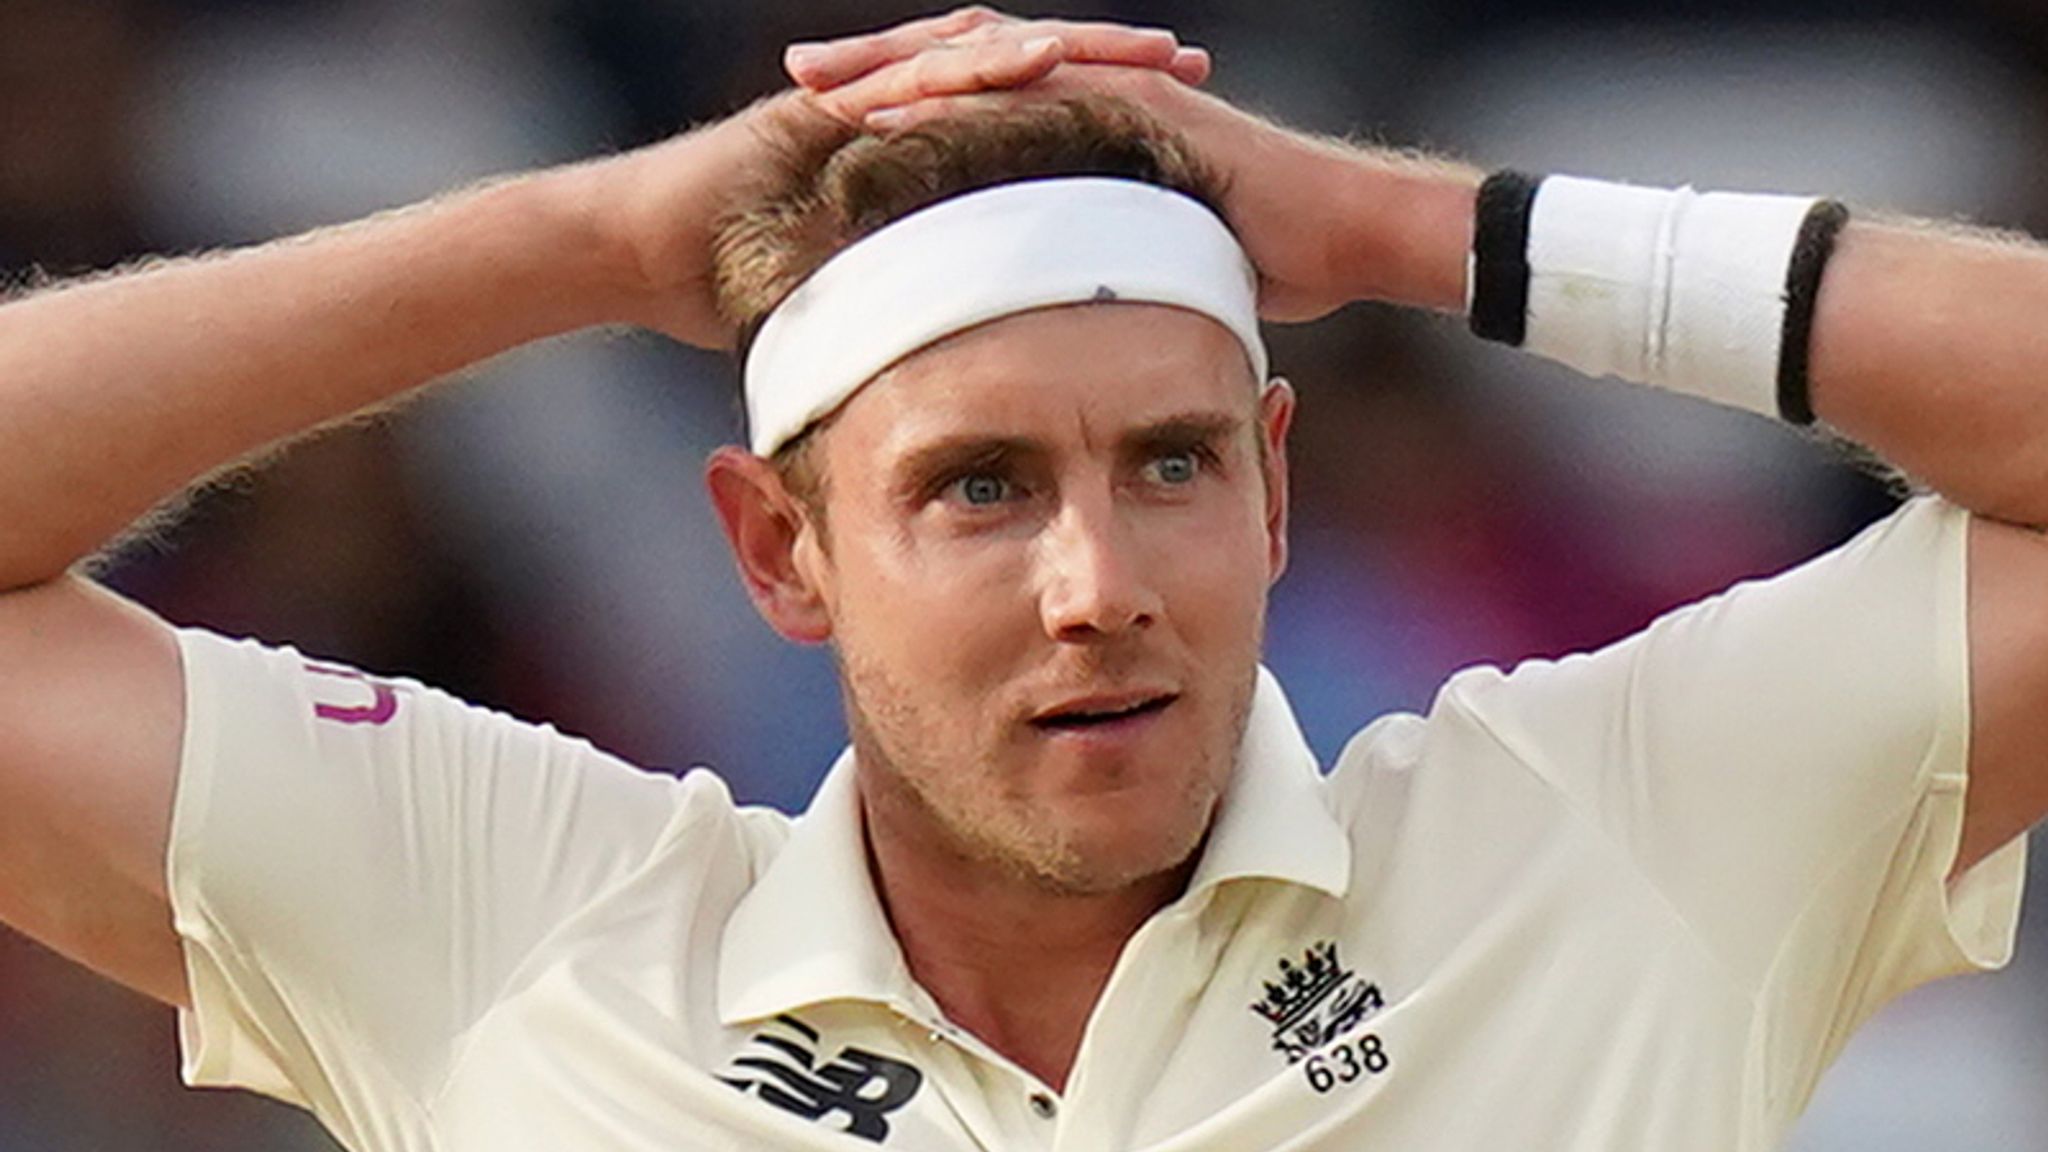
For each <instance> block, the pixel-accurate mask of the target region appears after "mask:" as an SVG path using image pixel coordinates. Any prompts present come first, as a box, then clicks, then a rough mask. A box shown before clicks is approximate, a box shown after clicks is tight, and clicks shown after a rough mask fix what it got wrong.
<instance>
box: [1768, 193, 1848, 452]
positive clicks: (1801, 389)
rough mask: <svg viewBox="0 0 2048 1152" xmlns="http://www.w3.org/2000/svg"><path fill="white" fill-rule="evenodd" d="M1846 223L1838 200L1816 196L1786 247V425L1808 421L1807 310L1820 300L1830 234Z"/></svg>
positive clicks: (1782, 407) (1781, 359)
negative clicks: (1796, 235)
mask: <svg viewBox="0 0 2048 1152" xmlns="http://www.w3.org/2000/svg"><path fill="white" fill-rule="evenodd" d="M1848 222H1849V209H1848V207H1847V206H1845V205H1843V204H1842V203H1841V202H1840V201H1838V200H1822V201H1820V202H1819V203H1817V204H1815V205H1814V206H1813V209H1812V211H1810V212H1808V213H1807V214H1806V222H1805V223H1804V224H1801V225H1800V226H1799V239H1798V240H1797V241H1796V242H1795V243H1794V244H1793V245H1792V263H1791V265H1790V266H1789V267H1788V268H1787V269H1786V270H1785V330H1784V331H1783V333H1781V334H1780V335H1779V338H1778V415H1779V417H1780V418H1782V419H1784V420H1785V421H1787V422H1788V423H1792V424H1798V425H1802V426H1803V425H1807V424H1811V423H1813V421H1814V414H1813V396H1812V381H1810V380H1809V379H1808V378H1807V366H1808V364H1809V363H1810V362H1811V359H1812V354H1813V310H1814V307H1815V306H1816V305H1817V304H1818V303H1819V302H1820V278H1821V274H1822V273H1824V272H1826V271H1827V267H1828V257H1830V256H1832V255H1834V252H1835V238H1836V237H1837V236H1840V235H1841V234H1842V227H1843V225H1845V224H1847V223H1848Z"/></svg>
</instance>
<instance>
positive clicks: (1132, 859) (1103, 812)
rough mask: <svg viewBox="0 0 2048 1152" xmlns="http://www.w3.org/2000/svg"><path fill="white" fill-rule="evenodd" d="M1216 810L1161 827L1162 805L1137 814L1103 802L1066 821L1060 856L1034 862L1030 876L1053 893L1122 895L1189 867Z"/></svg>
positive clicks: (1203, 808) (1140, 808)
mask: <svg viewBox="0 0 2048 1152" xmlns="http://www.w3.org/2000/svg"><path fill="white" fill-rule="evenodd" d="M1214 807H1215V806H1214V804H1213V802H1212V803H1210V804H1207V805H1203V806H1201V808H1200V810H1199V811H1187V812H1185V813H1184V815H1183V816H1182V818H1180V819H1178V820H1175V821H1173V822H1171V823H1169V824H1160V823H1157V821H1158V818H1159V816H1160V815H1161V812H1160V802H1159V801H1157V800H1154V801H1153V802H1151V803H1150V804H1148V805H1139V806H1135V807H1134V809H1127V808H1125V807H1124V806H1122V805H1104V804H1101V803H1100V802H1099V800H1098V801H1097V802H1095V803H1093V804H1092V805H1089V810H1087V811H1085V812H1083V813H1079V814H1075V815H1073V816H1071V817H1069V818H1068V819H1064V820H1062V821H1061V824H1062V825H1063V835H1061V836H1060V837H1059V842H1060V843H1059V847H1060V849H1061V850H1060V851H1058V852H1056V853H1054V854H1052V855H1051V856H1050V857H1049V858H1041V859H1039V860H1037V861H1034V865H1035V866H1034V867H1033V868H1032V869H1031V871H1032V872H1033V873H1034V874H1035V875H1036V876H1037V877H1038V878H1039V879H1040V880H1041V881H1042V882H1044V883H1045V884H1046V886H1047V887H1048V888H1051V889H1053V890H1055V891H1061V892H1067V893H1071V894H1073V895H1077V896H1099V895H1106V894H1108V893H1111V892H1117V891H1121V890H1123V889H1125V888H1129V887H1130V886H1132V885H1134V884H1138V883H1141V882H1143V881H1146V880H1151V879H1154V878H1156V877H1159V876H1163V875H1165V874H1167V873H1169V872H1173V871H1175V870H1176V869H1179V868H1181V867H1183V866H1185V865H1187V864H1188V863H1190V862H1191V861H1192V860H1193V858H1194V856H1195V853H1196V851H1197V850H1198V849H1200V847H1201V845H1202V841H1203V837H1204V835H1205V833H1206V832H1207V831H1208V822H1209V814H1210V813H1211V812H1213V811H1214ZM1148 818H1149V819H1148Z"/></svg>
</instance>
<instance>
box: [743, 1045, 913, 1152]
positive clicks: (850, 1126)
mask: <svg viewBox="0 0 2048 1152" xmlns="http://www.w3.org/2000/svg"><path fill="white" fill-rule="evenodd" d="M817 1047H818V1033H817V1030H816V1029H814V1028H812V1027H811V1026H809V1025H808V1024H805V1023H804V1022H803V1021H801V1020H798V1019H796V1018H795V1017H793V1016H777V1017H776V1018H775V1019H774V1021H773V1022H771V1023H770V1024H769V1025H768V1027H767V1028H765V1029H763V1030H762V1031H761V1032H759V1033H757V1034H756V1035H755V1036H754V1038H753V1040H751V1041H750V1042H749V1045H748V1048H747V1050H746V1052H745V1053H744V1054H742V1055H741V1056H739V1057H738V1058H737V1059H735V1060H734V1061H733V1062H732V1066H733V1068H734V1071H733V1073H732V1074H731V1075H726V1076H720V1077H719V1079H720V1080H722V1081H724V1082H725V1083H727V1084H729V1085H731V1086H732V1087H734V1088H737V1089H739V1090H740V1091H741V1092H750V1093H752V1094H753V1095H754V1096H756V1097H758V1098H759V1099H761V1100H764V1101H766V1102H767V1103H770V1104H773V1105H775V1106H776V1107H777V1108H780V1109H782V1110H783V1111H785V1112H793V1113H795V1114H796V1115H798V1116H801V1117H803V1118H804V1119H806V1120H825V1119H827V1118H828V1117H840V1116H843V1117H845V1119H844V1120H843V1121H839V1123H842V1124H843V1127H842V1129H841V1130H842V1131H844V1132H846V1133H847V1134H848V1135H851V1136H858V1137H860V1138H861V1139H863V1140H872V1141H874V1142H875V1143H877V1144H879V1143H881V1142H882V1141H883V1140H886V1139H888V1137H889V1114H890V1113H891V1112H894V1111H896V1110H897V1109H899V1108H901V1107H903V1106H904V1105H905V1104H908V1103H910V1099H911V1097H913V1096H915V1095H917V1090H918V1089H919V1088H921V1087H923V1086H924V1073H922V1072H920V1071H918V1070H917V1068H916V1067H914V1066H913V1065H910V1064H905V1063H903V1062H902V1061H901V1060H891V1059H889V1058H888V1057H887V1056H881V1055H877V1054H875V1053H873V1052H869V1051H867V1050H866V1049H863V1048H841V1049H840V1050H839V1053H838V1054H837V1055H835V1056H834V1057H833V1058H832V1059H831V1061H830V1062H829V1063H826V1064H823V1065H820V1064H819V1063H818V1054H817Z"/></svg>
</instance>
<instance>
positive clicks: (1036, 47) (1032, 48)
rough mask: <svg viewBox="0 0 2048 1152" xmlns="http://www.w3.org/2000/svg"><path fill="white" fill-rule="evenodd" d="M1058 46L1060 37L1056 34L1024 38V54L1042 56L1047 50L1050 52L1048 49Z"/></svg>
mask: <svg viewBox="0 0 2048 1152" xmlns="http://www.w3.org/2000/svg"><path fill="white" fill-rule="evenodd" d="M1059 46H1060V38H1059V37H1057V36H1040V37H1037V38H1036V39H1032V40H1026V41H1025V42H1024V54H1025V55H1026V56H1043V55H1045V54H1046V53H1047V52H1050V51H1052V50H1053V49H1055V48H1058V47H1059Z"/></svg>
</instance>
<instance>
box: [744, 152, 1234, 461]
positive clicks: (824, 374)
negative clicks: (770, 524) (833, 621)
mask: <svg viewBox="0 0 2048 1152" xmlns="http://www.w3.org/2000/svg"><path fill="white" fill-rule="evenodd" d="M1257 289H1258V279H1257V275H1256V273H1254V272H1253V271H1252V265H1251V261H1250V260H1248V259H1247V258H1246V257H1245V254H1244V250H1243V249H1242V248H1240V247H1239V246H1238V243H1237V239H1236V237H1234V236H1232V235H1231V234H1230V229H1229V228H1227V227H1226V226H1225V225H1224V223H1223V221H1222V220H1220V219H1218V218H1217V216H1216V214H1215V213H1213V212H1211V211H1210V210H1209V209H1207V208H1205V207H1203V206H1202V205H1201V204H1200V203H1198V202H1197V201H1195V200H1192V199H1190V198H1188V197H1186V196H1183V195H1181V194H1180V193H1178V192H1173V191H1169V190H1167V189H1165V188H1161V187H1158V186H1156V185H1152V184H1142V183H1139V182H1137V181H1134V180H1118V179H1110V178H1106V177H1070V178H1069V177H1063V178H1059V179H1046V180H1029V181H1023V182H1020V183H1015V184H1003V185H998V186H996V187H994V188H988V189H984V190H981V191H978V192H971V193H968V194H966V195H962V196H956V197H954V198H952V199H949V200H943V201H941V202H939V203H938V204H935V205H933V206H931V207H929V208H926V209H923V210H922V211H919V212H914V213H912V214H911V215H909V216H905V217H904V218H903V219H901V220H897V221H895V222H893V223H891V224H889V225H888V226H887V227H884V228H882V229H881V230H880V231H877V232H875V233H873V234H872V235H869V236H866V237H864V238H862V239H861V240H859V241H858V242H856V243H854V244H852V245H850V246H849V247H847V248H846V249H844V250H843V251H841V252H839V253H838V254H836V255H834V256H833V257H832V258H831V259H830V260H828V261H826V262H825V264H824V266H823V267H821V268H819V269H818V270H817V271H816V272H814V273H812V274H811V277H810V279H808V280H805V281H804V282H803V283H802V284H800V285H798V286H797V289H796V290H795V291H794V292H791V293H790V294H789V297H788V299H786V300H784V301H783V302H782V303H781V305H779V306H778V307H777V308H776V309H775V311H774V312H772V313H770V314H769V316H768V319H767V320H766V321H765V322H764V323H763V324H762V325H761V330H760V333H759V334H758V335H757V336H756V337H755V339H754V344H753V347H752V348H751V349H750V350H749V351H748V353H747V361H746V373H745V375H746V394H747V423H748V426H749V428H750V429H751V431H752V441H753V450H754V451H755V452H756V453H758V454H760V455H763V456H767V455H770V454H772V453H773V452H774V451H775V450H776V449H778V448H780V447H782V446H783V445H784V444H786V443H788V442H789V441H790V440H792V439H794V438H795V437H796V436H797V434H798V433H800V432H802V431H803V430H804V429H805V428H808V427H809V426H810V425H811V424H812V422H814V421H816V420H817V419H818V418H820V417H822V416H825V415H827V414H829V413H831V412H832V411H833V410H834V409H836V408H838V407H839V406H840V405H841V404H843V403H845V402H846V400H847V398H848V397H850V396H852V395H853V394H854V393H855V392H857V391H859V390H860V388H861V386H862V385H864V384H866V383H867V382H868V381H869V380H872V379H874V378H875V376H876V375H878V374H880V373H881V372H882V371H883V370H884V369H886V368H888V367H889V366H890V365H892V364H895V363H896V362H897V361H898V360H901V359H903V358H904V357H905V356H908V355H910V354H911V353H912V352H915V351H917V350H918V349H920V348H923V347H925V346H926V345H929V344H932V343H935V342H937V341H939V340H941V339H944V338H945V337H947V336H951V335H953V334H954V333H956V332H962V331H965V330H966V329H969V328H972V327H975V326H976V325H979V324H985V323H988V322H989V321H991V320H996V319H1000V318H1002V317H1004V316H1011V315H1015V314H1016V313H1019V312H1029V311H1031V310H1033V309H1038V308H1050V307H1054V306H1056V305H1061V304H1080V303H1085V302H1088V301H1094V300H1127V301H1136V302H1141V303H1148V304H1170V305H1173V306H1175V307H1180V308H1186V309H1188V310H1189V311H1193V312H1199V313H1201V314H1203V315H1205V316H1209V317H1211V318H1213V319H1215V320H1216V321H1217V322H1219V323H1221V324H1222V325H1223V326H1224V327H1226V328H1228V329H1230V331H1231V332H1232V333H1233V334H1235V335H1236V336H1237V338H1238V340H1239V341H1240V342H1241V343H1242V344H1243V345H1244V350H1245V355H1246V357H1247V358H1248V359H1249V360H1250V361H1251V367H1252V371H1253V372H1254V373H1255V374H1256V375H1257V378H1258V380H1259V381H1260V382H1262V383H1263V382H1264V381H1265V378H1266V346H1265V344H1264V342H1263V341H1261V340H1260V338H1259V317H1258V293H1257Z"/></svg>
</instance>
